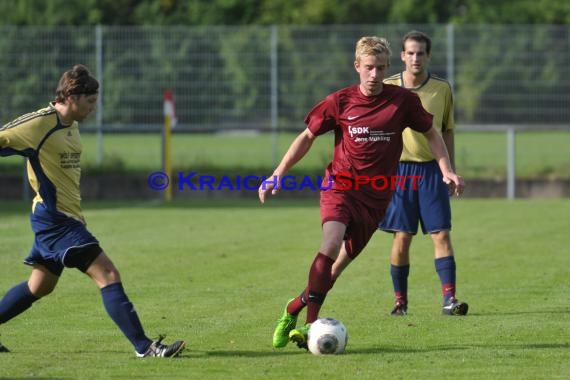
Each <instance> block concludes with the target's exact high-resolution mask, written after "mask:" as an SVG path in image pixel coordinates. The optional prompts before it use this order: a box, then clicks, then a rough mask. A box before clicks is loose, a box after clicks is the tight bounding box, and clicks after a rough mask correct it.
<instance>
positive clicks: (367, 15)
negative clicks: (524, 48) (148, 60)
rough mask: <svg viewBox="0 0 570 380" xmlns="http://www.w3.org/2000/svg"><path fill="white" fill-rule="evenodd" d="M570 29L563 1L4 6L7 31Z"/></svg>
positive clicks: (16, 0) (86, 1)
mask: <svg viewBox="0 0 570 380" xmlns="http://www.w3.org/2000/svg"><path fill="white" fill-rule="evenodd" d="M382 23H410V24H427V23H438V24H446V23H453V24H481V23H485V24H561V25H567V24H570V2H568V1H561V0H494V1H492V2H490V1H489V0H383V1H378V0H239V1H238V0H2V1H1V2H0V25H26V26H55V25H75V26H86V25H98V24H101V25H272V24H277V25H326V24H382Z"/></svg>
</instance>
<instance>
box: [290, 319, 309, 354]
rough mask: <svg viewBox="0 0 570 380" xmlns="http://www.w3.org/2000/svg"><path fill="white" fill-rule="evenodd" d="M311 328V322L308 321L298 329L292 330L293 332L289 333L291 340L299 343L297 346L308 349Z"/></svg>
mask: <svg viewBox="0 0 570 380" xmlns="http://www.w3.org/2000/svg"><path fill="white" fill-rule="evenodd" d="M310 328H311V324H310V323H307V324H305V325H304V326H301V327H299V328H298V329H294V330H291V332H290V333H289V340H290V341H291V342H295V343H297V347H299V348H304V349H305V350H308V349H309V346H308V342H309V329H310Z"/></svg>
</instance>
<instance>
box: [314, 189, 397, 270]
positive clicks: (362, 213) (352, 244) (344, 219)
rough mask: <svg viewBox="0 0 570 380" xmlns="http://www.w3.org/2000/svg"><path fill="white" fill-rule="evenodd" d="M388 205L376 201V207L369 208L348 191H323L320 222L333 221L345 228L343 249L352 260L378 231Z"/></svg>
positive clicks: (385, 202)
mask: <svg viewBox="0 0 570 380" xmlns="http://www.w3.org/2000/svg"><path fill="white" fill-rule="evenodd" d="M388 203H389V201H378V204H377V207H375V208H371V207H369V206H367V205H365V204H364V203H362V202H361V201H359V200H358V199H355V197H354V196H351V192H350V191H346V190H335V189H329V190H324V191H321V221H322V223H323V224H324V223H325V222H331V221H335V222H340V223H342V224H344V225H345V226H346V233H345V235H344V240H345V247H346V251H347V253H348V256H349V257H350V258H351V259H354V258H356V256H358V254H359V253H360V252H362V250H363V249H364V247H366V244H368V241H369V240H370V238H371V237H372V235H373V234H374V232H376V230H377V229H378V223H380V222H381V221H382V219H383V218H384V213H385V211H386V208H387V207H388Z"/></svg>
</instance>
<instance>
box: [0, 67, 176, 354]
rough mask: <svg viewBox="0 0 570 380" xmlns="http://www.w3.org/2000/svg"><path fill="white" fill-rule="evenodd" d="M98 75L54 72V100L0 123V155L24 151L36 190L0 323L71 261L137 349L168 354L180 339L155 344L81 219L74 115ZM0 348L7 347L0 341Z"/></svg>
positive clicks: (91, 102)
mask: <svg viewBox="0 0 570 380" xmlns="http://www.w3.org/2000/svg"><path fill="white" fill-rule="evenodd" d="M98 92H99V83H98V81H97V80H96V79H95V78H94V77H93V76H92V75H91V74H90V72H89V70H88V69H87V68H86V67H85V66H83V65H75V66H74V67H73V68H71V69H70V70H67V71H66V72H64V73H63V75H62V76H61V79H60V81H59V84H58V86H57V89H56V98H55V101H53V102H51V103H49V105H48V106H47V107H46V108H43V109H40V110H38V111H35V112H31V113H28V114H25V115H23V116H20V117H19V118H17V119H15V120H14V121H12V122H10V123H8V124H6V125H4V126H3V127H2V128H0V156H9V155H21V156H24V157H26V158H27V166H28V177H29V181H30V185H31V187H32V188H33V189H34V191H35V193H36V196H35V198H34V200H33V205H32V213H31V215H30V221H31V225H32V230H33V231H34V234H35V239H34V244H33V246H32V249H31V251H30V254H29V255H28V257H27V258H26V259H25V260H24V263H25V264H28V265H30V266H31V267H32V272H31V275H30V277H29V278H28V280H27V281H24V282H21V283H19V284H17V285H15V286H14V287H12V288H11V289H10V290H8V291H7V292H6V293H5V294H4V296H3V298H2V299H1V300H0V324H4V323H6V322H8V321H9V320H10V319H12V318H14V317H16V316H17V315H19V314H21V313H23V312H24V311H26V310H27V309H28V308H30V307H31V306H32V303H34V302H35V301H37V300H39V299H40V298H42V297H44V296H47V295H48V294H50V293H51V292H52V291H53V290H54V289H55V287H56V285H57V283H58V281H59V278H60V276H61V274H62V272H63V269H64V268H77V269H79V270H80V271H82V272H83V273H85V274H86V275H87V276H89V277H91V279H92V280H93V281H94V282H95V284H96V285H97V286H98V287H99V289H100V291H101V296H102V298H103V305H104V306H105V309H106V311H107V313H108V314H109V316H110V317H111V319H112V320H113V321H114V322H115V324H116V325H117V326H118V327H119V328H120V329H121V331H122V332H123V334H124V335H125V336H126V337H127V339H128V340H129V341H130V342H131V344H132V345H133V347H134V349H135V353H136V356H138V357H149V356H156V357H173V356H177V355H178V354H180V352H181V351H182V350H183V349H184V347H185V342H184V341H176V342H174V343H172V344H170V345H165V344H162V343H161V341H162V338H159V339H158V340H156V341H153V340H151V339H149V338H148V337H147V336H146V335H145V333H144V330H143V327H142V325H141V322H140V321H139V317H138V315H137V312H136V311H135V308H134V306H133V304H132V303H131V302H130V300H129V299H128V297H127V295H126V294H125V291H124V289H123V285H122V281H121V277H120V274H119V271H118V269H117V268H116V267H115V265H114V264H113V262H112V261H111V259H110V258H109V257H108V256H107V254H106V253H105V252H104V251H103V250H102V249H101V247H100V245H99V241H98V240H97V239H96V238H95V237H94V236H93V235H91V233H90V232H89V231H88V230H87V228H86V226H85V219H84V217H83V214H82V211H81V206H80V201H81V195H80V191H79V180H80V174H81V168H80V158H81V139H80V136H79V125H78V122H81V121H83V120H84V119H85V118H87V116H89V114H90V113H91V112H93V110H95V106H96V104H97V98H98ZM0 352H9V350H8V349H7V348H6V346H3V345H2V344H0Z"/></svg>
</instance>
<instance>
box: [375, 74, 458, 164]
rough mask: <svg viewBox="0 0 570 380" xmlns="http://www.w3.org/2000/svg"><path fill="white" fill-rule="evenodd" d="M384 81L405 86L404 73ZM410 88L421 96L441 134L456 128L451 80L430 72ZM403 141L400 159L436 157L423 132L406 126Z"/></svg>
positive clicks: (419, 159) (430, 158) (412, 159)
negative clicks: (425, 78) (414, 86)
mask: <svg viewBox="0 0 570 380" xmlns="http://www.w3.org/2000/svg"><path fill="white" fill-rule="evenodd" d="M384 83H388V84H394V85H397V86H401V87H403V79H402V73H399V74H395V75H393V76H391V77H389V78H386V79H385V80H384ZM409 90H410V91H412V92H414V93H416V94H417V95H418V96H419V97H420V100H421V101H422V105H423V107H424V108H425V109H426V111H428V112H429V113H431V114H432V115H433V127H434V128H435V129H436V130H437V131H438V132H439V133H440V134H441V133H442V132H443V131H447V130H450V129H454V128H455V121H454V118H453V94H452V92H451V86H450V85H449V82H447V81H446V80H445V79H442V78H439V77H437V76H435V75H432V74H431V73H430V74H429V75H428V78H427V80H426V81H425V82H424V83H423V84H422V85H421V86H419V87H417V88H413V89H411V88H410V89H409ZM403 141H404V149H403V150H402V155H401V157H400V161H411V162H427V161H432V160H433V159H435V157H434V155H433V153H432V152H431V149H430V147H429V144H428V142H427V139H426V138H425V136H424V135H423V134H421V133H419V132H416V131H413V130H412V129H411V128H406V129H405V130H404V132H403Z"/></svg>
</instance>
